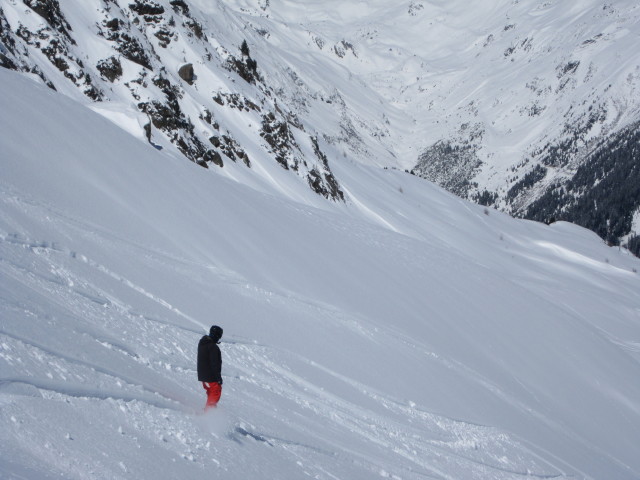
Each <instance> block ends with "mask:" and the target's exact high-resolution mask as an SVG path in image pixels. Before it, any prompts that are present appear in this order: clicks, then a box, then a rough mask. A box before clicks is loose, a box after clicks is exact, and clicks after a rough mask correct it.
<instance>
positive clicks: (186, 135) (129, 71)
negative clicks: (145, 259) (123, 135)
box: [0, 0, 640, 253]
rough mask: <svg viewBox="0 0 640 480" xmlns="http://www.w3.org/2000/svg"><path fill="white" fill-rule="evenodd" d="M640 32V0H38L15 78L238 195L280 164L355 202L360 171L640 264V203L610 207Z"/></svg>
mask: <svg viewBox="0 0 640 480" xmlns="http://www.w3.org/2000/svg"><path fill="white" fill-rule="evenodd" d="M638 25H640V6H638V5H637V3H636V2H633V1H629V0H623V1H620V2H615V3H612V2H611V3H602V2H600V1H596V0H582V1H580V2H572V3H566V2H558V1H545V2H538V3H535V2H534V3H531V2H518V1H516V2H512V1H507V0H494V1H493V2H491V4H489V5H488V4H487V3H486V2H482V4H474V5H469V4H468V2H464V1H462V0H456V1H453V2H447V4H446V5H438V4H433V3H429V2H425V1H415V0H412V1H406V2H398V3H394V4H389V2H383V1H381V0H376V1H373V2H368V3H367V5H366V6H364V4H360V3H354V2H344V1H342V2H337V1H335V0H331V1H328V2H301V3H292V2H284V1H280V0H234V1H231V2H207V1H202V0H191V1H187V0H171V1H169V0H129V1H119V0H92V1H89V2H70V1H69V2H59V1H58V0H23V1H12V2H5V3H4V4H3V6H2V7H0V65H2V66H4V67H7V68H12V69H16V70H22V71H31V72H33V73H35V74H37V75H39V76H40V77H41V78H42V79H43V80H44V81H45V82H46V83H47V84H49V85H50V86H52V87H53V88H56V89H57V90H60V91H62V92H63V93H65V94H67V95H70V96H72V97H74V98H76V99H78V100H80V101H85V102H86V101H90V102H94V108H95V109H96V110H97V111H99V112H100V113H103V114H105V115H106V116H108V117H109V118H112V119H114V121H116V123H119V124H120V125H121V126H122V125H123V124H122V122H118V121H117V120H116V119H121V118H122V116H123V115H124V116H126V117H127V118H129V119H130V121H129V122H128V123H127V124H126V127H125V128H127V129H129V131H131V132H132V133H133V134H134V135H136V136H138V137H140V138H141V139H143V140H144V139H146V140H147V141H148V142H150V143H152V144H153V145H155V146H156V147H158V148H174V149H177V150H179V151H180V152H181V153H182V154H183V155H184V156H186V157H187V158H189V159H190V160H192V161H194V162H197V163H198V164H200V165H202V166H219V167H223V168H222V172H223V173H224V172H227V174H228V175H230V176H232V177H234V178H235V177H238V176H243V178H246V176H247V173H237V172H238V170H239V169H246V168H248V169H250V175H249V176H250V177H251V178H254V179H257V180H256V181H259V182H260V181H263V182H271V181H273V180H272V179H271V178H270V177H271V175H270V174H266V173H265V171H271V166H270V164H275V165H278V166H279V167H281V168H283V169H285V170H288V171H290V173H293V174H295V175H297V176H298V177H299V178H300V179H301V181H303V182H306V183H307V184H308V185H309V186H310V187H311V189H312V190H313V191H315V192H317V193H319V194H320V195H322V196H324V197H326V198H329V199H332V200H334V201H342V200H343V199H344V192H343V191H342V189H341V187H340V179H339V178H336V176H335V175H334V173H333V171H332V169H331V163H332V162H334V161H342V159H343V158H347V159H353V160H356V161H359V162H363V163H367V164H375V165H378V166H383V167H391V168H399V169H402V170H407V171H412V172H413V173H414V174H416V175H419V176H421V177H424V178H426V179H428V180H431V181H434V182H436V183H438V184H440V185H441V186H444V187H445V188H447V189H449V190H450V191H452V192H454V193H456V194H458V195H460V196H462V197H465V198H468V199H471V200H474V201H476V202H479V203H482V204H485V205H492V206H495V207H496V208H499V209H501V210H504V211H507V212H509V213H511V214H514V215H516V216H522V217H526V218H533V219H537V220H541V221H547V222H548V221H552V220H553V219H565V220H569V221H573V222H576V223H579V224H581V225H584V226H587V227H588V228H591V229H593V230H594V231H596V232H597V233H598V234H599V235H601V236H602V237H603V238H604V239H606V240H607V241H608V242H609V243H611V244H618V243H620V242H621V243H623V244H625V243H629V244H630V246H631V247H632V250H634V251H635V252H636V253H638V251H637V249H634V248H633V246H634V245H636V244H637V243H638V242H637V239H636V238H635V237H634V233H635V232H637V231H639V230H640V213H639V212H640V195H639V194H638V192H637V191H636V190H635V189H631V188H625V189H624V192H618V193H619V194H617V195H614V196H613V197H612V196H611V195H609V193H605V192H604V190H602V189H601V188H600V189H598V188H596V189H595V190H593V189H594V187H597V186H598V185H599V184H600V182H601V181H602V180H603V179H605V178H608V179H609V180H608V182H609V183H611V184H612V185H613V186H612V187H611V188H614V189H615V188H616V187H615V184H616V183H615V179H616V178H621V177H625V176H628V175H631V176H632V177H633V175H634V173H633V172H636V171H637V170H638V168H639V167H637V165H638V164H640V159H639V157H638V154H637V151H638V147H637V146H638V144H637V138H638V135H637V133H638V127H637V125H638V122H639V121H640V95H638V92H639V91H640V54H639V53H638V51H637V48H636V47H637V39H638V35H639V34H640V27H639V26H638ZM114 110H115V113H114ZM633 142H636V143H635V144H634V145H635V146H630V144H631V143H633ZM605 145H611V146H612V147H611V148H612V149H613V150H615V151H617V152H620V151H621V149H622V150H624V151H626V152H627V154H625V155H626V157H625V158H626V160H624V161H621V160H619V159H618V157H617V156H615V155H607V154H606V149H605ZM616 145H617V147H616ZM596 164H597V165H600V166H602V168H604V171H603V172H604V173H602V174H599V175H597V176H596V178H592V177H588V176H585V175H582V174H580V172H582V171H584V170H585V169H587V170H588V169H590V168H593V166H594V165H596ZM265 169H266V170H265ZM629 169H631V170H629ZM629 172H632V173H629ZM592 190H593V191H592ZM589 192H591V193H589ZM602 195H605V196H606V200H605V197H603V196H602ZM614 197H615V198H618V197H622V198H623V200H620V201H614V200H612V198H614ZM603 205H606V206H603ZM603 208H604V209H605V210H603ZM578 211H581V212H583V213H578ZM585 211H598V213H597V214H596V215H585V214H584V212H585Z"/></svg>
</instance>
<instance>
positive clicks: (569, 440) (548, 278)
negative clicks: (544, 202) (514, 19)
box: [0, 12, 640, 480]
mask: <svg viewBox="0 0 640 480" xmlns="http://www.w3.org/2000/svg"><path fill="white" fill-rule="evenodd" d="M342 13H344V12H342ZM336 14H341V13H340V12H336ZM0 88H1V91H2V95H0V112H1V114H0V132H1V134H0V162H1V165H0V168H1V172H2V173H1V174H0V200H1V208H0V275H1V277H0V279H1V284H0V425H1V426H2V428H0V477H2V478H12V479H17V478H20V479H46V478H74V479H107V478H108V479H116V478H127V479H154V480H155V479H159V478H220V479H254V478H279V479H294V478H295V479H297V478H308V477H309V478H318V479H349V480H354V479H372V478H379V477H380V478H393V479H418V478H420V479H422V478H436V479H452V480H453V479H483V480H486V479H517V478H585V479H633V478H638V475H639V472H640V455H638V453H640V451H639V449H638V438H639V437H638V432H640V400H639V399H640V380H639V379H640V363H639V362H640V288H639V287H640V280H639V277H638V273H637V270H638V269H639V268H640V261H638V259H636V258H634V257H632V256H630V255H628V254H627V253H626V252H625V251H624V250H619V249H617V248H608V247H607V246H606V245H605V244H604V243H603V242H602V241H601V240H600V239H599V238H598V237H597V236H596V235H595V234H593V233H591V232H589V231H586V230H584V229H581V228H579V227H576V226H573V225H570V224H566V223H558V224H554V225H551V226H545V225H542V224H537V223H533V222H526V221H520V220H514V219H512V218H510V217H508V216H506V215H503V214H500V213H498V212H496V211H494V210H489V209H484V208H483V207H480V206H477V205H472V204H470V203H467V202H465V201H462V200H460V199H458V198H456V197H453V196H452V195H450V194H448V193H446V192H444V191H443V190H441V189H439V188H437V187H435V186H433V185H432V184H429V183H427V182H426V181H424V180H421V179H418V178H416V177H413V176H411V175H409V174H405V173H402V172H399V171H395V170H382V169H375V168H370V167H366V166H363V165H362V164H361V163H357V162H352V161H350V160H349V159H346V158H342V157H340V156H339V155H336V156H335V157H336V158H338V159H339V160H336V161H334V162H333V163H332V165H331V168H332V170H333V171H334V172H335V174H336V177H337V178H338V179H339V181H340V184H341V186H342V187H343V188H344V191H345V195H346V203H345V204H342V203H336V202H330V201H326V200H324V199H322V198H320V197H317V196H316V195H315V194H313V193H312V192H310V190H309V189H308V188H307V187H306V185H304V184H302V182H299V181H298V180H297V179H290V180H289V178H291V177H286V176H284V175H281V172H280V171H279V170H278V169H279V167H277V166H275V167H274V169H273V172H271V173H272V174H273V175H276V176H277V175H279V177H277V178H274V179H273V182H272V183H271V184H270V183H269V182H261V183H260V184H259V185H258V184H255V185H254V184H252V183H251V181H249V180H247V179H245V178H244V177H241V175H243V174H242V173H241V172H240V171H239V170H238V171H237V172H236V173H232V174H227V176H228V177H234V175H237V177H236V178H235V180H234V179H233V178H227V176H222V175H220V174H219V172H218V171H213V170H209V171H207V170H204V169H202V168H200V167H198V166H196V165H195V164H192V163H190V162H186V161H184V159H181V158H177V157H174V156H172V154H171V153H170V152H169V153H168V150H165V151H158V150H156V149H154V148H153V147H152V146H150V145H149V144H147V143H146V141H145V140H144V139H143V138H142V137H141V136H140V138H135V137H133V136H131V135H129V134H128V133H126V132H125V131H124V130H122V129H120V128H118V127H116V126H115V125H114V124H113V123H112V122H111V121H109V120H107V119H105V118H103V117H101V116H100V115H98V114H96V113H95V112H94V111H92V110H90V109H89V108H87V107H86V106H83V105H81V104H79V103H75V102H74V101H72V100H70V99H69V98H67V97H65V96H63V95H61V94H59V93H56V92H54V91H52V90H50V89H48V88H46V87H45V86H44V85H41V84H37V83H36V82H35V81H33V80H32V79H31V78H30V77H27V76H25V75H21V74H16V73H11V72H7V71H5V70H2V69H0ZM125 111H126V110H123V111H122V112H123V113H117V112H116V113H114V115H115V117H113V119H114V120H116V121H128V122H130V123H131V125H134V126H136V125H138V124H137V123H136V122H137V119H136V118H135V116H130V115H127V114H126V113H124V112H125ZM101 113H103V114H105V112H104V111H103V112H101ZM105 115H106V116H109V115H107V114H105ZM118 115H119V116H118ZM118 119H119V120H118ZM132 128H133V127H132ZM136 128H137V127H136ZM332 158H333V157H332ZM258 163H259V162H258ZM231 172H235V171H234V170H231ZM262 173H263V177H264V178H269V175H271V173H270V172H268V171H265V172H262ZM272 178H273V177H272ZM293 199H297V200H293ZM214 323H215V324H219V325H221V326H223V328H224V331H225V335H224V337H223V342H222V344H221V349H222V352H223V377H224V386H223V393H222V400H221V402H220V406H219V408H218V409H217V410H215V411H213V412H211V413H210V414H206V415H203V414H202V407H203V405H204V402H205V394H204V390H203V389H202V386H201V385H200V384H199V383H198V382H197V380H196V373H195V353H196V345H197V342H198V340H199V338H200V336H201V335H203V334H204V333H205V332H206V331H208V328H209V326H210V325H211V324H214Z"/></svg>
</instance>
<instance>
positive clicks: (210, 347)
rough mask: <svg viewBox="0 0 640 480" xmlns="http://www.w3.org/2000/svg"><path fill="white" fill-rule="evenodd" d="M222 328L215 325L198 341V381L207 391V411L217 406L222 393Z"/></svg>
mask: <svg viewBox="0 0 640 480" xmlns="http://www.w3.org/2000/svg"><path fill="white" fill-rule="evenodd" d="M221 338H222V328H220V327H219V326H217V325H213V326H212V327H211V329H210V330H209V335H205V336H203V337H202V338H201V339H200V342H199V343H198V381H200V382H202V386H203V387H204V389H205V390H206V392H207V404H206V405H205V407H204V409H205V411H206V410H208V409H210V408H213V407H215V406H216V405H217V404H218V401H219V400H220V396H221V395H222V375H221V373H220V372H221V370H222V354H221V353H220V347H218V343H220V339H221Z"/></svg>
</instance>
